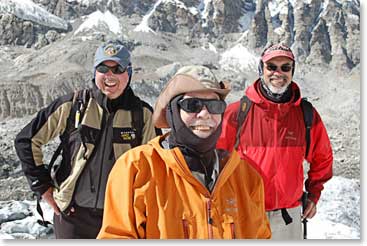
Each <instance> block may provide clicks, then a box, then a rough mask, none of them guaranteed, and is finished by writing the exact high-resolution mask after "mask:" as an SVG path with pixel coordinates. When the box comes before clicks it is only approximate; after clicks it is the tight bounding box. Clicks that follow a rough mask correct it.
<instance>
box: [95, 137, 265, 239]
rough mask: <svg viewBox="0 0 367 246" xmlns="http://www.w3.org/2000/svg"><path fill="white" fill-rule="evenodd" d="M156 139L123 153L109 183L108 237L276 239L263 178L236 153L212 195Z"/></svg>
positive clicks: (101, 235) (174, 153) (103, 231)
mask: <svg viewBox="0 0 367 246" xmlns="http://www.w3.org/2000/svg"><path fill="white" fill-rule="evenodd" d="M164 137H165V136H163V137H162V136H160V137H156V138H154V139H153V140H151V141H150V142H149V143H148V144H146V145H142V146H139V147H137V148H134V149H132V150H130V151H128V152H126V153H125V154H123V155H122V156H121V157H120V158H119V159H118V160H117V162H116V163H115V165H114V167H113V169H112V171H111V173H110V175H109V178H108V183H107V190H106V199H105V209H104V214H103V224H102V228H101V230H100V232H99V234H98V237H97V238H98V239H102V238H147V239H158V238H161V239H167V238H170V239H179V238H191V239H206V238H219V239H220V238H226V239H229V238H270V236H271V232H270V226H269V222H268V219H267V217H266V213H265V207H264V206H265V202H264V188H263V182H262V179H261V176H260V175H259V174H258V173H257V171H256V170H255V169H254V168H253V167H251V165H249V164H248V162H247V161H245V160H241V159H240V158H239V155H238V154H237V153H236V152H233V153H232V154H231V155H230V157H229V159H228V158H227V161H226V163H225V165H224V167H223V169H222V170H221V172H220V175H219V176H218V179H217V181H216V184H215V186H214V188H213V191H212V193H210V192H209V191H208V190H207V189H206V188H205V186H204V185H202V184H201V183H200V181H199V180H197V179H196V178H195V177H194V176H193V175H192V174H191V171H190V169H189V168H188V166H187V164H186V162H185V159H184V157H183V155H182V153H181V151H180V150H179V149H178V148H174V149H164V148H162V147H161V146H160V144H159V143H160V140H161V139H162V138H164Z"/></svg>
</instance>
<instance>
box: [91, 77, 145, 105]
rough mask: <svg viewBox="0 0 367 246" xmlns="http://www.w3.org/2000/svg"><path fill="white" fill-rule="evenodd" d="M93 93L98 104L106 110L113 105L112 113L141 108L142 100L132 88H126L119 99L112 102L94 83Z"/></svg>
mask: <svg viewBox="0 0 367 246" xmlns="http://www.w3.org/2000/svg"><path fill="white" fill-rule="evenodd" d="M92 93H93V97H94V99H95V100H96V101H97V103H98V104H99V105H100V106H101V107H102V108H104V109H105V110H108V107H111V104H112V111H116V110H118V109H124V110H132V109H136V108H138V107H139V106H140V99H139V98H138V97H137V96H135V94H134V92H133V90H132V89H131V87H130V86H128V87H126V88H125V90H124V91H123V93H122V94H121V95H120V96H119V97H118V98H116V99H113V100H110V99H108V98H107V96H106V95H105V94H103V93H102V91H101V90H100V89H98V87H97V86H96V85H95V83H94V81H93V88H92ZM109 104H110V105H109Z"/></svg>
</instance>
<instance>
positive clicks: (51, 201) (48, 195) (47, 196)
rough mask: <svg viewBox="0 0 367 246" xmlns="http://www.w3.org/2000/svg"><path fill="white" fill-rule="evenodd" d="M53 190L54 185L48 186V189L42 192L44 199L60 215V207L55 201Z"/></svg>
mask: <svg viewBox="0 0 367 246" xmlns="http://www.w3.org/2000/svg"><path fill="white" fill-rule="evenodd" d="M52 191H53V188H52V187H50V188H48V190H47V191H46V192H45V193H43V194H42V199H43V200H45V201H46V202H47V203H48V205H50V206H51V207H52V209H53V210H54V212H55V214H56V215H60V209H59V207H58V206H57V204H56V202H55V199H54V196H53V194H52Z"/></svg>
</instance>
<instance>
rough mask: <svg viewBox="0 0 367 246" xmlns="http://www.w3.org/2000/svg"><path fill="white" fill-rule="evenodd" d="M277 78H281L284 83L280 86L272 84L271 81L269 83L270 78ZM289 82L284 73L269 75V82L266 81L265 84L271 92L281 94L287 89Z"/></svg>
mask: <svg viewBox="0 0 367 246" xmlns="http://www.w3.org/2000/svg"><path fill="white" fill-rule="evenodd" d="M275 79H276V80H279V79H281V80H283V81H284V82H285V83H284V84H283V86H281V87H277V86H274V85H273V84H272V83H271V81H272V80H275ZM290 84H291V80H288V78H287V76H285V75H273V76H271V77H270V78H269V82H268V83H266V85H267V86H268V88H269V90H270V91H271V92H272V93H274V94H283V93H284V92H285V91H286V90H287V88H288V86H289V85H290Z"/></svg>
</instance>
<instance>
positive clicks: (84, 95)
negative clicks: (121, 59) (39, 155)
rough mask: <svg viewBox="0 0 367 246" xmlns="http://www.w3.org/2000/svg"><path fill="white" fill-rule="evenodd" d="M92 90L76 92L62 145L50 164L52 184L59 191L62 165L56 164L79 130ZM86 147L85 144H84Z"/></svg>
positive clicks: (61, 140) (61, 137)
mask: <svg viewBox="0 0 367 246" xmlns="http://www.w3.org/2000/svg"><path fill="white" fill-rule="evenodd" d="M90 94H91V92H90V90H89V89H84V90H79V91H75V92H74V96H73V101H72V102H73V104H72V106H71V109H70V113H69V116H68V119H67V120H66V127H65V130H64V132H63V133H62V134H61V136H60V144H59V146H58V147H57V149H56V151H55V152H54V154H53V155H52V157H51V160H50V162H49V164H48V168H49V170H50V176H51V180H52V183H53V185H54V187H55V188H56V189H59V187H58V183H57V182H56V173H57V172H58V170H59V168H60V165H57V166H55V165H54V163H55V161H56V159H57V157H58V156H59V155H60V154H61V151H62V150H63V148H64V147H65V145H66V144H67V139H68V136H70V134H71V133H72V132H73V131H75V130H77V129H78V128H79V125H80V122H81V120H82V118H83V115H84V112H85V109H86V107H87V103H88V101H89V98H90ZM83 145H84V142H83Z"/></svg>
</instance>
